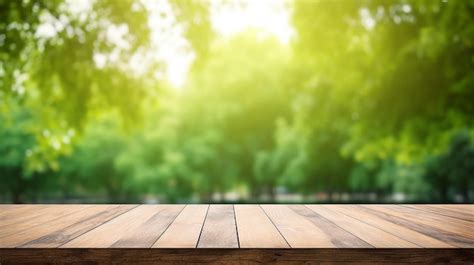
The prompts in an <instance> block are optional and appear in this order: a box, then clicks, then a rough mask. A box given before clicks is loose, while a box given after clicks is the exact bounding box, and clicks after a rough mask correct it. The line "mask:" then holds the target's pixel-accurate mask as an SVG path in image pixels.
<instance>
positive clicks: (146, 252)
mask: <svg viewBox="0 0 474 265" xmlns="http://www.w3.org/2000/svg"><path fill="white" fill-rule="evenodd" d="M0 257H1V259H2V264H3V263H5V264H61V263H67V264H140V265H141V264H188V263H192V264H202V263H206V264H208V263H212V264H319V263H323V264H326V263H328V264H334V263H350V264H400V263H416V264H448V263H460V264H472V263H473V261H474V249H423V248H418V249H373V248H365V249H353V248H338V249H334V248H317V249H162V248H152V249H136V248H131V249H116V248H95V249H86V250H85V249H61V248H56V249H54V248H53V249H0Z"/></svg>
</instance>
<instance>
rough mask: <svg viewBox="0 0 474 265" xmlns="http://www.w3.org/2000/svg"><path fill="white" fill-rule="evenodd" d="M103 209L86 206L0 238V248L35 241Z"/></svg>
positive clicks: (101, 207)
mask: <svg viewBox="0 0 474 265" xmlns="http://www.w3.org/2000/svg"><path fill="white" fill-rule="evenodd" d="M101 209H104V206H97V205H96V206H87V207H84V208H83V209H82V210H80V211H77V212H74V213H71V214H69V215H66V216H63V217H62V218H57V219H54V220H51V221H49V222H46V223H42V224H40V225H36V226H33V227H28V228H26V229H24V230H22V231H18V232H16V233H14V234H11V235H8V236H5V237H2V238H0V247H6V248H11V247H17V246H19V245H21V244H25V243H27V242H29V241H32V240H35V239H37V238H40V237H42V236H45V235H47V234H49V233H52V232H54V231H56V230H58V229H61V228H64V227H67V226H69V225H70V224H71V223H74V222H77V221H79V220H81V219H82V218H84V217H88V216H89V215H92V214H95V213H96V212H97V211H100V210H101Z"/></svg>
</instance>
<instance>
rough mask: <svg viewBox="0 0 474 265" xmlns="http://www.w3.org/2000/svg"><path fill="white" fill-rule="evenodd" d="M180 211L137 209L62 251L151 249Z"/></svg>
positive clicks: (174, 208) (172, 207) (169, 207)
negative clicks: (115, 248) (126, 248)
mask: <svg viewBox="0 0 474 265" xmlns="http://www.w3.org/2000/svg"><path fill="white" fill-rule="evenodd" d="M183 207H184V205H140V206H138V207H136V208H134V209H132V210H130V211H128V212H126V213H125V214H122V215H120V216H118V217H117V218H114V219H113V220H111V221H109V222H107V223H105V224H103V225H101V226H99V227H97V228H95V229H93V230H91V231H89V232H87V233H85V234H83V235H81V236H79V237H77V238H75V239H73V240H71V241H69V242H68V243H66V244H64V245H62V246H61V247H64V248H91V247H93V248H107V247H133V248H140V247H151V246H152V245H153V244H154V243H155V241H156V240H157V239H158V237H159V236H160V235H161V233H163V232H164V230H165V229H166V228H167V227H168V225H169V224H170V223H171V222H172V220H174V218H175V217H176V216H177V215H178V214H179V212H180V211H181V210H182V208H183Z"/></svg>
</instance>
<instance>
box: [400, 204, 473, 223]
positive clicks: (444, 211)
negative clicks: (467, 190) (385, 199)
mask: <svg viewBox="0 0 474 265" xmlns="http://www.w3.org/2000/svg"><path fill="white" fill-rule="evenodd" d="M400 206H404V207H411V208H415V209H417V210H421V211H426V212H430V213H435V214H440V215H444V216H448V217H452V218H457V219H461V220H465V221H469V222H474V206H472V207H471V208H470V209H469V208H468V211H458V210H455V208H451V207H446V206H443V205H436V204H433V205H428V204H423V205H400Z"/></svg>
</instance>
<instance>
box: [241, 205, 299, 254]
mask: <svg viewBox="0 0 474 265" xmlns="http://www.w3.org/2000/svg"><path fill="white" fill-rule="evenodd" d="M234 207H235V218H236V222H237V230H238V234H239V242H240V247H241V248H289V247H290V246H289V245H288V243H287V242H286V241H285V239H284V238H283V237H282V235H281V234H280V232H279V231H278V229H277V228H276V227H275V226H274V225H273V223H272V222H271V221H270V219H269V218H268V216H267V215H266V214H265V212H264V211H263V210H262V208H261V207H260V206H259V205H235V206H234Z"/></svg>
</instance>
